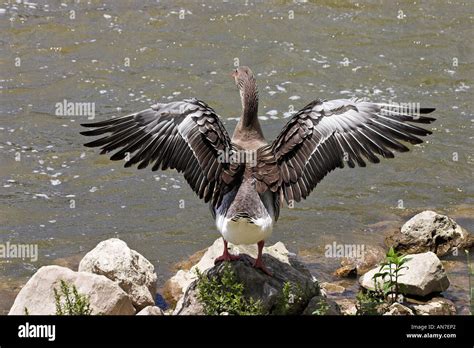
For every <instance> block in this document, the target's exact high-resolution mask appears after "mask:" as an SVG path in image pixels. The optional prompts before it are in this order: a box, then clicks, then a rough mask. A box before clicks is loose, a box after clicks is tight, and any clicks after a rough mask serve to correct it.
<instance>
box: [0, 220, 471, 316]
mask: <svg viewBox="0 0 474 348" xmlns="http://www.w3.org/2000/svg"><path fill="white" fill-rule="evenodd" d="M385 243H386V246H387V249H388V248H389V247H393V248H394V249H395V250H399V251H401V252H403V253H406V254H408V255H409V257H410V258H411V259H410V260H409V261H408V262H407V264H406V265H407V266H408V268H407V269H406V270H405V271H404V273H403V274H402V275H401V277H400V279H399V283H400V284H402V285H403V289H404V292H403V296H401V297H400V298H398V299H397V300H396V301H395V302H394V303H385V304H379V305H378V307H377V311H378V314H384V315H451V314H456V313H457V309H456V307H455V305H454V303H453V302H452V301H450V300H449V299H447V298H444V297H443V292H444V291H446V290H447V289H448V288H449V286H450V280H449V279H448V276H447V273H446V271H445V269H444V267H443V264H442V262H441V261H440V258H442V257H446V256H448V255H450V254H454V253H461V252H464V250H469V249H470V248H472V247H473V245H474V237H473V235H472V234H469V233H468V232H467V231H465V230H464V229H463V228H462V227H461V226H459V225H458V224H457V223H456V222H455V221H454V220H452V219H450V218H449V217H447V216H445V215H441V214H437V213H435V212H432V211H424V212H422V213H420V214H417V215H416V216H414V217H412V218H411V219H410V220H408V221H407V222H406V223H405V224H404V225H403V226H402V228H401V229H400V230H398V231H395V232H393V233H391V234H389V235H388V236H386V238H385ZM222 248H223V243H222V239H218V240H216V241H215V242H214V243H213V245H211V246H210V247H209V248H208V249H207V250H205V251H203V252H198V253H196V254H195V255H193V256H192V257H191V258H190V259H189V260H186V261H183V262H181V268H182V269H180V270H179V271H178V272H177V273H176V274H175V275H174V276H173V277H172V278H171V279H169V280H168V281H167V282H166V284H165V285H164V287H163V290H162V294H161V295H162V296H163V297H164V298H165V299H166V301H167V302H168V304H169V305H170V306H171V309H168V310H166V311H163V310H162V309H160V308H159V307H157V306H156V304H155V300H156V296H155V295H156V280H157V276H156V273H155V270H154V266H153V265H152V264H151V263H150V262H149V261H148V260H147V259H146V258H145V257H143V256H142V255H141V254H139V253H138V252H136V251H134V250H132V249H130V248H129V247H128V246H127V244H126V243H125V242H123V241H121V240H119V239H116V238H112V239H108V240H105V241H103V242H101V243H99V244H98V245H97V246H96V247H95V248H94V249H93V250H91V251H90V252H88V253H87V254H86V255H85V256H84V257H83V258H82V260H81V261H80V264H79V268H78V270H77V271H73V270H71V269H69V268H66V267H62V266H44V267H41V268H40V269H39V270H38V271H37V272H36V273H35V274H34V275H33V276H32V277H31V278H30V279H29V281H28V282H27V283H26V285H25V286H24V287H23V288H22V289H21V290H20V292H19V293H18V295H17V296H16V299H15V301H14V304H13V306H12V307H11V309H10V312H9V314H10V315H19V314H20V315H21V314H25V312H27V313H28V314H30V315H54V314H56V305H57V301H56V299H55V296H54V289H56V288H57V287H58V284H59V283H60V281H61V280H64V281H67V282H68V283H70V284H72V285H74V286H75V287H76V288H77V291H78V292H79V293H81V294H84V295H86V296H87V297H88V299H89V301H90V309H91V312H92V314H102V315H135V314H136V315H187V314H198V315H199V314H201V315H202V314H205V313H206V308H205V306H203V303H202V299H201V300H200V298H201V297H202V296H201V297H200V294H199V279H198V275H197V271H199V272H200V273H201V274H205V275H206V276H207V277H209V279H219V278H220V277H222V276H223V274H224V272H226V270H225V269H226V266H225V265H224V264H218V265H214V259H215V257H216V256H218V255H219V254H220V253H221V251H222ZM230 251H231V252H233V253H239V254H242V255H244V256H243V258H242V260H239V261H235V262H232V263H230V264H229V267H230V270H231V272H232V273H233V274H234V276H235V278H236V281H237V282H238V283H239V284H242V285H243V290H242V291H243V293H242V296H243V297H244V298H245V299H250V298H251V299H253V300H255V301H257V302H258V303H259V306H260V307H259V308H260V310H261V311H262V314H313V313H317V314H332V315H338V314H343V315H354V314H356V313H358V308H357V301H356V299H355V297H354V296H351V297H344V296H343V294H344V292H345V288H344V287H343V286H341V285H338V284H335V283H330V282H319V281H318V280H317V279H315V278H314V277H313V276H312V275H311V273H310V271H309V270H308V268H307V267H306V266H305V264H304V263H303V262H302V261H301V260H300V259H299V258H298V257H297V256H296V255H295V254H293V253H291V252H289V251H288V250H287V248H286V246H285V245H284V244H283V243H281V242H278V243H276V244H274V245H272V246H268V247H266V248H265V250H264V261H265V263H266V264H267V267H268V268H269V269H270V270H271V271H273V274H274V276H273V277H269V276H268V275H266V274H264V273H262V272H261V271H259V270H256V269H254V268H253V267H251V260H252V257H255V255H256V248H255V247H252V246H248V247H247V246H231V250H230ZM386 252H387V250H385V249H384V248H381V247H377V246H366V248H365V250H364V255H363V256H362V257H356V258H354V257H346V258H343V259H342V261H341V267H340V268H339V269H336V270H334V274H335V275H336V276H338V277H340V278H341V279H343V278H344V277H352V278H354V277H357V278H358V280H359V284H360V289H361V290H363V292H366V291H367V290H374V286H375V285H376V283H374V280H373V279H372V276H373V275H374V274H375V273H376V272H378V271H379V269H380V267H379V266H378V265H379V264H380V262H381V261H383V260H384V258H385V253H386ZM288 284H290V285H288ZM288 289H290V290H288ZM288 291H289V292H288ZM466 291H469V290H468V289H466ZM285 296H286V297H288V296H289V298H285ZM282 299H283V300H282ZM55 301H56V302H55ZM282 301H283V303H282ZM285 301H286V302H285ZM283 307H284V308H285V311H284V312H282V308H283ZM322 309H324V310H322ZM218 314H226V313H225V312H223V313H218ZM227 314H228V313H227Z"/></svg>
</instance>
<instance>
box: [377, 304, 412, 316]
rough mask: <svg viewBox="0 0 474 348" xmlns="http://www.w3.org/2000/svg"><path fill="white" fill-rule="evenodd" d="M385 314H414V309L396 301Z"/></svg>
mask: <svg viewBox="0 0 474 348" xmlns="http://www.w3.org/2000/svg"><path fill="white" fill-rule="evenodd" d="M383 315H414V314H413V311H412V310H411V309H410V308H408V307H405V306H404V305H402V304H400V303H398V302H395V303H392V304H391V305H390V307H388V310H387V311H386V312H385V313H384V314H383Z"/></svg>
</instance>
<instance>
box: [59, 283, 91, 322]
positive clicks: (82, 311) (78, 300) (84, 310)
mask: <svg viewBox="0 0 474 348" xmlns="http://www.w3.org/2000/svg"><path fill="white" fill-rule="evenodd" d="M53 291H54V300H55V303H56V315H90V314H91V313H92V310H91V309H90V302H89V297H88V296H86V295H82V294H79V292H78V291H77V288H76V286H75V285H74V284H72V285H69V284H68V283H66V282H65V281H64V280H61V281H60V285H59V290H58V289H56V288H54V289H53ZM63 298H64V300H63Z"/></svg>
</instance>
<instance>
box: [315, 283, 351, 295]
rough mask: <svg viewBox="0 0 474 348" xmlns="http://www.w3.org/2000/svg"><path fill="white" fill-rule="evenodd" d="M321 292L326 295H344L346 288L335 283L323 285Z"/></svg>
mask: <svg viewBox="0 0 474 348" xmlns="http://www.w3.org/2000/svg"><path fill="white" fill-rule="evenodd" d="M320 285H321V290H322V291H323V292H324V293H326V294H342V293H343V292H344V291H345V290H346V288H345V287H343V286H341V285H338V284H334V283H327V282H324V283H321V284H320Z"/></svg>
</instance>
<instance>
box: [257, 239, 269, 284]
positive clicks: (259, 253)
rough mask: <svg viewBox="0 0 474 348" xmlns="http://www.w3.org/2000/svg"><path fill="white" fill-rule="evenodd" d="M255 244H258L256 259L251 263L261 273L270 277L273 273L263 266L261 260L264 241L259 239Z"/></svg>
mask: <svg viewBox="0 0 474 348" xmlns="http://www.w3.org/2000/svg"><path fill="white" fill-rule="evenodd" d="M257 245H258V256H257V259H256V260H255V263H254V264H253V267H254V268H257V269H260V270H261V271H262V272H263V273H265V274H266V275H268V276H270V277H272V276H273V273H272V272H270V271H269V270H268V268H266V267H265V265H264V264H263V260H262V250H263V246H264V245H265V241H263V240H261V241H260V242H258V243H257Z"/></svg>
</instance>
